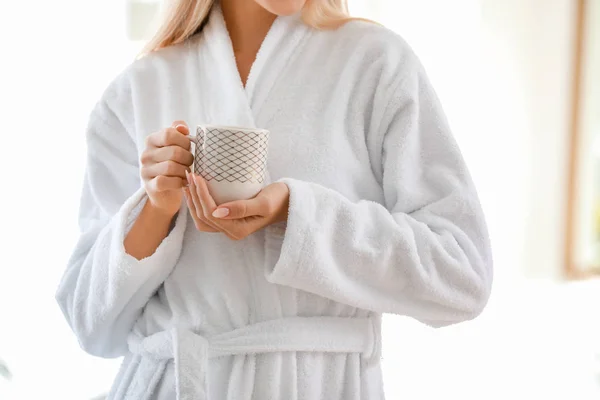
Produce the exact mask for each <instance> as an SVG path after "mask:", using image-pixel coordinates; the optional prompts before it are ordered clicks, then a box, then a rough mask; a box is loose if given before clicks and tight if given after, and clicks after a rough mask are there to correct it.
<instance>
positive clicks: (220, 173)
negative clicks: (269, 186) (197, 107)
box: [191, 125, 269, 205]
mask: <svg viewBox="0 0 600 400" xmlns="http://www.w3.org/2000/svg"><path fill="white" fill-rule="evenodd" d="M191 138H192V154H194V164H193V165H192V172H193V173H195V174H197V175H200V176H201V177H202V178H204V179H205V180H206V182H207V184H208V189H209V191H210V193H211V195H212V196H213V198H214V200H215V202H216V203H217V205H219V204H223V203H226V202H229V201H234V200H246V199H250V198H252V197H254V196H256V195H257V194H258V192H260V191H261V189H262V188H263V187H264V185H265V181H266V174H267V152H268V148H269V131H267V130H265V129H255V128H242V127H234V126H217V125H199V126H198V127H197V128H196V134H195V135H193V136H192V137H191Z"/></svg>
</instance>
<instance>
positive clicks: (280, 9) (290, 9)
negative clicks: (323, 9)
mask: <svg viewBox="0 0 600 400" xmlns="http://www.w3.org/2000/svg"><path fill="white" fill-rule="evenodd" d="M256 2H257V3H258V4H260V5H261V6H262V7H263V8H264V9H266V10H267V11H269V12H270V13H273V14H275V15H280V16H287V15H292V14H296V13H297V12H298V11H300V10H302V7H304V4H306V0H256Z"/></svg>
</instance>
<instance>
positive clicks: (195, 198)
mask: <svg viewBox="0 0 600 400" xmlns="http://www.w3.org/2000/svg"><path fill="white" fill-rule="evenodd" d="M186 175H187V179H188V184H189V192H190V197H191V198H192V203H193V205H194V209H195V210H196V215H197V216H198V217H202V218H203V219H204V210H203V209H202V204H201V203H200V199H199V198H198V190H197V189H196V183H195V182H194V178H193V177H192V174H190V173H189V172H188V173H187V174H186Z"/></svg>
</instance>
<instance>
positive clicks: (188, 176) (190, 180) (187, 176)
mask: <svg viewBox="0 0 600 400" xmlns="http://www.w3.org/2000/svg"><path fill="white" fill-rule="evenodd" d="M185 177H186V178H187V181H188V185H191V184H192V179H191V178H190V173H189V172H188V171H187V169H186V170H185Z"/></svg>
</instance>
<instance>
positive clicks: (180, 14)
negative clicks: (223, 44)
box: [140, 0, 353, 56]
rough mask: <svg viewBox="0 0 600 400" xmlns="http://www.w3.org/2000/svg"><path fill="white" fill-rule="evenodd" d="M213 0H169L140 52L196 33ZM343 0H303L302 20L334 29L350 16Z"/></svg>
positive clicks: (171, 43) (317, 27) (148, 50)
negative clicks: (304, 0)
mask: <svg viewBox="0 0 600 400" xmlns="http://www.w3.org/2000/svg"><path fill="white" fill-rule="evenodd" d="M214 1H215V0H170V1H169V3H170V4H169V6H168V8H167V10H166V14H165V17H164V20H163V22H162V24H161V25H160V26H159V28H158V31H157V32H156V34H155V35H154V37H153V38H152V39H150V41H149V42H148V44H147V45H146V46H145V47H144V49H143V50H142V53H141V54H140V56H143V55H145V54H148V53H151V52H153V51H157V50H160V49H162V48H165V47H169V46H172V45H176V44H179V43H183V42H185V41H186V40H187V39H189V38H190V37H191V36H193V35H194V34H195V33H197V32H198V31H199V30H200V29H202V26H203V25H204V23H205V22H206V18H207V17H208V14H209V12H210V9H211V8H212V5H213V3H214ZM351 19H353V18H351V17H350V14H349V13H348V4H347V0H307V2H306V4H305V6H304V8H303V9H302V20H303V21H304V23H305V24H307V25H309V26H311V27H313V28H316V29H335V28H337V27H339V26H341V25H343V24H344V23H345V22H347V21H349V20H351Z"/></svg>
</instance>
